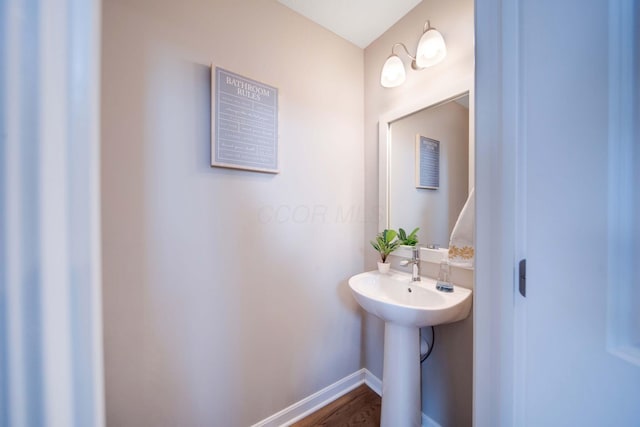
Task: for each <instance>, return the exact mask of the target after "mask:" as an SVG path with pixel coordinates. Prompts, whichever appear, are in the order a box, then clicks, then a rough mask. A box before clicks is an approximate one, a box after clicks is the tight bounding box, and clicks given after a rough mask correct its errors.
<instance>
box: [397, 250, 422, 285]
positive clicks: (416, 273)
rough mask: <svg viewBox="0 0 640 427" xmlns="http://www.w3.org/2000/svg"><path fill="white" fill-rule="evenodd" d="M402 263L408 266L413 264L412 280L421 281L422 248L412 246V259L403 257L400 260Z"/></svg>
mask: <svg viewBox="0 0 640 427" xmlns="http://www.w3.org/2000/svg"><path fill="white" fill-rule="evenodd" d="M400 265H402V266H406V265H411V266H412V270H411V281H412V282H419V281H420V248H419V247H417V246H413V247H412V248H411V259H403V260H402V261H400Z"/></svg>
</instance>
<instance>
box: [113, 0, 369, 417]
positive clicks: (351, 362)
mask: <svg viewBox="0 0 640 427" xmlns="http://www.w3.org/2000/svg"><path fill="white" fill-rule="evenodd" d="M103 4H104V6H103V8H104V10H103V46H102V48H103V53H102V77H103V84H102V135H101V136H102V153H101V154H102V207H103V211H102V232H103V256H104V260H103V266H104V272H103V276H104V277H103V280H104V323H105V365H106V406H107V423H108V425H110V426H154V427H155V426H176V425H181V426H195V425H210V426H211V425H219V426H247V425H249V424H252V423H254V422H256V421H259V420H261V419H263V418H265V417H267V416H269V415H272V414H273V413H275V412H277V411H279V410H281V409H283V408H284V407H286V406H288V405H290V404H292V403H294V402H296V401H298V400H300V399H302V398H304V397H306V396H308V395H310V394H312V393H315V392H317V391H318V390H320V389H322V388H323V387H325V386H327V385H329V384H331V383H333V382H335V381H337V380H338V379H341V378H343V377H345V376H346V375H348V374H350V373H352V372H354V371H356V370H358V369H359V368H360V367H361V365H362V357H361V316H360V313H359V311H358V309H357V305H356V303H355V301H354V300H353V298H352V297H351V295H350V293H349V292H348V288H347V284H346V280H347V279H348V277H350V276H351V275H352V274H354V273H358V272H360V271H362V268H363V256H364V249H363V245H364V241H365V240H364V236H363V215H364V212H363V206H364V198H363V188H364V183H363V178H364V170H363V167H364V164H363V157H362V156H363V128H364V123H363V120H364V110H363V108H364V107H363V99H364V93H363V75H364V71H363V51H362V50H361V49H358V48H356V47H355V46H353V45H351V44H349V43H347V42H346V41H344V40H342V39H340V38H338V37H337V36H335V35H333V34H331V33H329V32H328V31H326V30H323V29H321V28H320V27H318V26H316V25H313V24H311V23H310V22H309V21H307V20H305V19H304V18H302V17H300V16H299V15H296V14H295V13H293V12H291V11H290V10H289V9H286V8H284V7H283V6H281V5H280V4H278V3H277V2H275V1H267V0H253V1H249V0H243V1H238V0H206V1H204V0H186V1H180V2H176V1H172V0H163V1H158V0H153V1H151V0H105V1H104V2H103ZM211 62H214V63H216V64H218V65H220V66H222V67H224V68H227V69H229V70H231V71H234V72H237V73H239V74H242V75H246V76H248V77H252V78H254V79H257V80H259V81H263V82H265V83H268V84H271V85H273V86H276V87H278V88H279V90H280V93H279V102H280V109H279V128H280V129H279V130H280V138H279V148H280V154H281V156H280V161H281V170H282V173H281V174H279V175H275V176H274V175H266V174H258V173H251V172H243V171H234V170H224V169H217V168H211V167H210V166H209V161H210V146H209V141H210V120H211V118H210V102H211V99H210V81H209V78H210V68H209V64H210V63H211Z"/></svg>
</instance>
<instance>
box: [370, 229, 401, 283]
mask: <svg viewBox="0 0 640 427" xmlns="http://www.w3.org/2000/svg"><path fill="white" fill-rule="evenodd" d="M397 236H398V233H397V232H396V231H395V230H383V231H381V232H380V233H378V234H377V235H376V240H375V241H374V240H372V241H371V246H373V248H374V249H375V250H376V251H378V252H379V253H380V259H381V261H378V271H380V273H388V272H389V268H390V267H391V264H389V263H388V262H387V256H388V255H389V254H390V253H391V252H393V251H395V250H396V249H397V248H398V246H400V241H399V240H398V239H397Z"/></svg>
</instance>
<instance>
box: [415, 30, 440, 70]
mask: <svg viewBox="0 0 640 427" xmlns="http://www.w3.org/2000/svg"><path fill="white" fill-rule="evenodd" d="M445 56H447V46H446V45H445V44H444V38H442V34H440V32H439V31H437V30H435V29H433V28H430V29H428V30H427V31H425V33H424V34H423V35H422V37H420V41H419V42H418V52H417V53H416V65H417V67H418V68H426V67H431V66H433V65H436V64H437V63H438V62H440V61H442V60H443V59H444V57H445Z"/></svg>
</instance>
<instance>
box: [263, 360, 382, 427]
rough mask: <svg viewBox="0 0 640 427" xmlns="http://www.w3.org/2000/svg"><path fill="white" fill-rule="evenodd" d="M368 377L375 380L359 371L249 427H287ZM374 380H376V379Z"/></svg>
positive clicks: (365, 372)
mask: <svg viewBox="0 0 640 427" xmlns="http://www.w3.org/2000/svg"><path fill="white" fill-rule="evenodd" d="M368 376H371V377H373V378H375V377H374V376H373V374H372V373H371V372H369V371H368V370H366V369H360V370H359V371H356V372H354V373H353V374H351V375H348V376H346V377H344V378H342V379H341V380H338V381H336V382H335V383H333V384H331V385H330V386H328V387H325V388H323V389H322V390H320V391H319V392H317V393H314V394H312V395H311V396H309V397H306V398H304V399H302V400H301V401H299V402H296V403H294V404H293V405H291V406H289V407H287V408H285V409H283V410H282V411H280V412H278V413H276V414H273V415H271V416H270V417H268V418H265V419H264V420H262V421H259V422H257V423H256V424H254V425H253V426H251V427H280V426H288V425H290V424H293V423H295V422H296V421H300V420H301V419H303V418H304V417H306V416H307V415H309V414H312V413H313V412H315V411H317V410H318V409H320V408H322V407H323V406H326V405H328V404H329V403H331V402H333V401H334V400H336V399H338V398H339V397H341V396H343V395H345V394H347V393H348V392H350V391H351V390H353V389H354V388H356V387H358V386H359V385H360V384H364V383H365V379H366V378H367V377H368ZM376 380H378V379H377V378H376ZM379 381H380V380H378V382H379Z"/></svg>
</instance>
